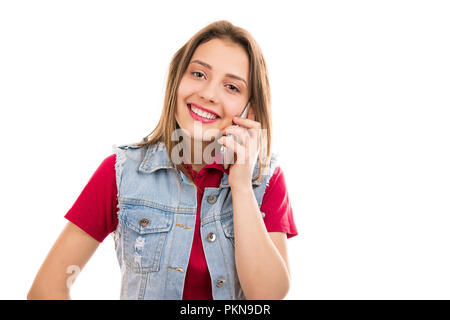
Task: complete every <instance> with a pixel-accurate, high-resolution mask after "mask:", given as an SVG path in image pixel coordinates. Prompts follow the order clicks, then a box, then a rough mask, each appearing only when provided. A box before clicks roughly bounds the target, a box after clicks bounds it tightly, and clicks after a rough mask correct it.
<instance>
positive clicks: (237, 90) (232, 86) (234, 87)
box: [227, 84, 240, 92]
mask: <svg viewBox="0 0 450 320" xmlns="http://www.w3.org/2000/svg"><path fill="white" fill-rule="evenodd" d="M227 86H229V87H228V88H230V87H231V88H230V89H231V90H233V91H236V92H240V91H239V89H238V88H237V87H236V86H234V85H232V84H227Z"/></svg>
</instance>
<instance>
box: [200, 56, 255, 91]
mask: <svg viewBox="0 0 450 320" xmlns="http://www.w3.org/2000/svg"><path fill="white" fill-rule="evenodd" d="M191 63H198V64H200V65H202V66H204V67H205V68H208V69H209V70H212V67H211V65H209V64H207V63H206V62H203V61H200V60H193V61H191ZM225 76H227V77H229V78H233V79H236V80H240V81H242V82H244V83H245V85H246V86H247V82H246V81H245V80H244V79H243V78H241V77H239V76H237V75H235V74H232V73H227V74H226V75H225Z"/></svg>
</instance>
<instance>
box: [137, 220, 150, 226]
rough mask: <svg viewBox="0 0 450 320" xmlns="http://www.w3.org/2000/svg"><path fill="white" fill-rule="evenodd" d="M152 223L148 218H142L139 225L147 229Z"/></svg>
mask: <svg viewBox="0 0 450 320" xmlns="http://www.w3.org/2000/svg"><path fill="white" fill-rule="evenodd" d="M149 223H150V221H148V219H147V218H142V219H141V220H140V221H139V224H140V225H141V227H144V228H145V227H146V226H148V224H149Z"/></svg>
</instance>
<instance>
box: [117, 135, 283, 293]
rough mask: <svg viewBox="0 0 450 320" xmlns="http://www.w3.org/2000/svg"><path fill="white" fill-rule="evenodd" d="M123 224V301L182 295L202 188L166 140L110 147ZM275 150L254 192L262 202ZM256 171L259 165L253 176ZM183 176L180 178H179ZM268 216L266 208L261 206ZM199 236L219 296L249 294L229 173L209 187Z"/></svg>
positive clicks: (120, 247) (120, 254)
mask: <svg viewBox="0 0 450 320" xmlns="http://www.w3.org/2000/svg"><path fill="white" fill-rule="evenodd" d="M113 151H114V153H115V154H116V164H115V169H116V183H117V191H118V195H117V198H118V209H119V211H118V226H117V229H116V230H115V231H114V233H113V237H114V243H115V249H116V254H117V259H118V261H119V266H120V270H121V278H122V279H121V293H120V298H121V299H158V300H164V299H168V300H181V299H182V297H183V288H184V280H185V276H186V270H187V267H188V262H189V257H190V253H191V246H192V242H193V237H194V228H195V221H196V213H197V188H196V186H195V185H194V184H193V183H192V182H191V181H189V179H188V178H187V177H186V176H185V175H184V174H183V173H182V172H181V171H178V170H176V169H174V168H173V165H171V163H170V160H169V157H168V155H167V151H166V147H165V145H164V143H163V142H159V143H156V144H154V145H151V146H144V147H137V146H134V145H132V144H125V145H121V146H118V147H116V146H115V145H114V146H113ZM275 158H276V157H275V156H274V155H272V156H271V161H270V166H269V169H268V171H267V173H266V175H265V176H263V179H262V181H261V182H259V183H258V182H256V181H255V182H253V192H254V194H255V197H256V200H257V203H258V205H259V206H260V207H261V202H262V198H263V195H264V191H265V189H266V186H267V183H268V181H269V180H270V177H271V176H272V174H273V171H274V169H275V167H276V160H275ZM257 174H258V163H257V164H256V165H255V169H254V172H253V177H254V178H255V177H256V176H257ZM176 175H177V176H178V179H177V177H176ZM261 215H262V217H263V218H264V216H265V214H264V213H263V212H261ZM200 217H201V222H200V223H201V226H200V232H201V239H202V245H203V250H204V253H205V257H206V262H207V265H208V269H209V272H210V276H211V281H212V284H211V286H212V294H213V297H214V299H220V300H235V299H245V296H244V294H243V291H242V289H241V286H240V283H239V279H238V275H237V271H236V266H235V260H234V235H233V204H232V194H231V189H230V186H229V184H228V175H227V174H225V173H224V174H223V177H222V180H221V182H220V186H219V188H205V190H204V194H203V199H202V202H201V212H200Z"/></svg>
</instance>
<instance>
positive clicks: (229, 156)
mask: <svg viewBox="0 0 450 320" xmlns="http://www.w3.org/2000/svg"><path fill="white" fill-rule="evenodd" d="M249 107H250V101H249V102H248V103H247V105H246V106H245V108H244V111H242V113H241V115H240V117H241V118H247V114H248V109H249ZM227 136H232V134H231V133H229V134H227ZM220 152H221V153H222V166H223V168H224V169H228V167H229V166H230V163H231V162H233V160H234V152H233V150H230V149H228V148H227V147H225V146H221V147H220Z"/></svg>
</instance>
